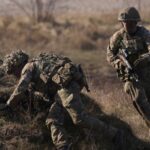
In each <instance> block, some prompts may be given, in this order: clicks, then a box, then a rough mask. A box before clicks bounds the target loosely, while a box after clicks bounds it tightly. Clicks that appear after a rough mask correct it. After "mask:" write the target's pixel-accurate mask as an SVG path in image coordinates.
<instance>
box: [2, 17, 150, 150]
mask: <svg viewBox="0 0 150 150" xmlns="http://www.w3.org/2000/svg"><path fill="white" fill-rule="evenodd" d="M112 20H113V21H112ZM119 27H120V25H119V24H117V23H116V21H115V18H114V19H112V16H111V15H104V16H103V17H101V16H95V17H92V16H88V17H85V16H78V17H77V16H72V17H71V16H67V17H64V16H61V17H58V16H57V17H56V22H55V23H53V24H50V23H40V24H34V23H32V22H31V21H29V20H28V19H26V18H23V19H22V18H17V20H16V19H14V18H1V19H0V56H1V58H3V56H4V55H5V54H6V53H9V52H11V51H12V50H14V49H24V50H26V51H27V52H28V53H29V54H30V55H31V57H33V56H35V55H37V53H39V52H41V51H46V52H52V51H53V52H55V53H58V54H65V55H67V56H69V57H70V58H71V59H73V60H74V61H75V62H76V63H81V64H82V66H83V68H84V70H85V72H86V74H87V77H88V81H89V83H90V87H91V93H89V94H88V96H90V97H91V98H92V99H91V98H90V99H89V98H88V97H86V98H84V103H85V106H86V110H87V111H89V112H90V113H92V114H93V115H95V116H97V117H98V118H99V119H101V120H103V121H105V122H106V123H109V124H111V125H114V126H116V127H118V128H120V129H123V130H124V131H127V130H130V131H132V132H133V134H134V136H135V137H134V140H133V141H132V142H133V143H132V145H131V147H130V149H131V150H137V149H138V148H139V150H144V148H143V147H144V146H146V145H148V147H150V145H149V143H150V134H149V129H148V127H147V126H146V124H145V122H144V121H143V119H142V118H141V117H140V116H139V114H138V113H137V112H136V111H135V109H134V107H133V105H132V102H131V100H130V98H129V97H128V96H127V95H125V94H124V92H123V91H122V85H121V84H120V82H119V81H118V80H117V78H116V77H115V72H114V71H113V70H112V69H111V68H110V66H108V64H107V62H106V58H105V57H106V56H105V55H106V46H107V44H108V40H109V37H110V36H111V35H112V33H113V32H114V31H116V30H117V29H118V28H119ZM8 79H9V78H7V77H6V78H5V79H3V80H0V85H1V87H0V94H1V96H2V98H3V99H5V100H6V99H8V97H9V95H7V94H6V95H5V93H10V91H11V90H12V89H13V88H14V87H12V85H14V83H16V81H15V80H14V79H13V80H8ZM11 79H12V78H11ZM5 81H8V82H7V84H6V82H5ZM11 83H13V84H11ZM6 86H7V87H6ZM11 87H12V89H11V90H10V91H9V89H10V88H11ZM86 101H87V102H86ZM102 112H103V113H102ZM35 120H36V119H35ZM7 121H8V120H5V119H4V118H1V119H0V148H1V147H2V146H3V144H4V145H7V144H8V143H9V144H10V143H12V144H10V145H11V146H12V147H10V148H9V149H11V150H13V149H19V150H20V149H22V150H24V149H27V150H30V149H35V150H38V149H41V148H42V149H44V150H47V149H52V143H51V142H50V137H49V133H48V132H47V130H46V131H45V129H44V130H43V129H42V130H41V128H40V127H37V125H35V124H34V123H33V122H30V123H29V122H26V123H24V124H23V125H20V124H21V123H20V122H15V123H13V122H9V121H8V122H7ZM21 121H22V120H21ZM10 126H11V128H10ZM20 126H21V127H20ZM22 128H23V130H22ZM2 129H3V130H2ZM15 129H16V130H15ZM75 129H76V128H75ZM6 130H9V131H10V132H11V131H15V133H14V134H13V135H12V136H10V137H9V138H8V139H7V138H5V136H4V137H2V136H1V134H2V133H5V132H6ZM18 130H19V131H18ZM79 130H80V129H76V131H77V132H76V133H74V132H72V130H71V131H70V132H71V134H73V135H74V134H75V136H74V137H76V138H79V139H78V140H77V143H75V144H76V150H78V149H79V150H81V149H82V150H100V149H101V150H112V147H113V145H112V143H111V142H110V141H107V139H105V138H104V137H103V136H102V137H101V138H99V139H98V140H97V138H96V137H93V136H94V134H93V133H92V134H91V132H89V131H86V135H85V133H83V131H79ZM31 131H32V132H31ZM73 131H74V130H73ZM18 132H20V133H21V134H22V135H23V137H24V138H22V137H21V136H20V135H17V134H18ZM22 132H23V133H22ZM37 132H38V133H39V134H36V133H37ZM27 136H28V137H27ZM38 138H39V139H38ZM41 138H43V139H41ZM137 141H138V142H137ZM144 141H147V142H148V144H146V143H144ZM9 144H8V145H9ZM16 145H17V146H16ZM137 147H138V148H137ZM130 149H129V150H130Z"/></svg>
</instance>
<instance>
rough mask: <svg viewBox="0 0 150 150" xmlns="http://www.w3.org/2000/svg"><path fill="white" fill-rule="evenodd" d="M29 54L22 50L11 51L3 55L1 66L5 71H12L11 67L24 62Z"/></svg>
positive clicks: (13, 67)
mask: <svg viewBox="0 0 150 150" xmlns="http://www.w3.org/2000/svg"><path fill="white" fill-rule="evenodd" d="M28 58H29V56H28V55H27V54H26V53H25V52H24V51H22V50H18V51H13V52H12V53H11V54H8V55H6V56H5V57H4V61H3V67H4V68H5V72H6V73H8V74H10V73H12V72H13V69H15V68H17V67H19V66H21V65H23V64H26V63H27V61H28Z"/></svg>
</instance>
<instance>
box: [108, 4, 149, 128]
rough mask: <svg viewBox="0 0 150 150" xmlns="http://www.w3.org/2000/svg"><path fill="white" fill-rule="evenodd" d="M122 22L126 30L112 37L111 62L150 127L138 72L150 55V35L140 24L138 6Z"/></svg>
mask: <svg viewBox="0 0 150 150" xmlns="http://www.w3.org/2000/svg"><path fill="white" fill-rule="evenodd" d="M118 20H119V21H120V22H121V24H122V28H121V29H120V30H119V31H117V32H116V33H114V35H113V36H112V37H111V38H110V42H109V45H108V47H107V60H108V62H109V63H110V64H111V65H112V66H113V67H114V68H115V69H116V70H117V73H118V76H119V77H120V79H121V80H122V81H123V82H124V90H125V92H126V93H128V94H129V95H130V96H131V99H132V101H133V104H134V106H135V108H136V109H137V110H138V112H139V113H140V114H141V115H142V116H143V118H144V119H145V120H146V123H147V124H149V125H150V103H149V102H148V98H147V95H146V89H145V88H144V86H143V83H142V80H141V75H140V73H138V72H139V71H138V70H136V64H137V61H138V60H139V59H140V58H142V56H143V54H146V53H147V54H148V52H149V50H148V46H149V43H150V32H149V31H148V30H147V29H145V28H144V27H143V26H140V25H138V22H139V21H141V17H140V15H139V12H138V11H137V10H136V9H135V8H134V7H129V8H126V9H124V10H123V11H121V12H120V14H119V16H118Z"/></svg>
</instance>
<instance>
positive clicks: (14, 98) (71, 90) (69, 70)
mask: <svg viewBox="0 0 150 150" xmlns="http://www.w3.org/2000/svg"><path fill="white" fill-rule="evenodd" d="M4 67H5V68H6V72H7V73H9V74H14V75H15V76H17V77H19V78H20V80H19V82H18V85H17V86H16V88H15V90H14V92H13V93H12V95H11V96H10V98H9V100H8V101H7V105H6V107H5V108H4V109H7V108H11V109H13V110H15V109H16V108H17V106H18V103H19V102H20V100H21V98H22V97H23V95H25V94H26V93H27V91H28V88H29V85H30V84H31V83H32V84H34V87H35V88H34V90H36V91H40V92H43V93H44V95H47V97H49V99H51V98H53V97H54V96H55V95H56V94H57V99H56V100H55V102H54V103H53V104H52V106H51V108H50V111H49V115H48V117H47V120H46V125H47V127H48V129H49V130H50V131H51V136H52V140H53V143H54V144H55V146H56V148H57V149H58V150H69V149H70V145H71V143H70V140H69V138H68V137H69V136H68V134H67V133H66V131H65V128H64V117H65V113H67V114H68V115H69V116H70V118H71V119H72V121H73V123H74V124H75V125H78V126H80V127H83V128H89V129H94V130H95V131H96V132H99V134H102V133H104V134H105V135H106V136H107V137H108V138H109V139H110V140H112V141H113V142H115V144H116V146H117V147H118V149H119V150H120V149H122V146H123V142H124V138H123V137H124V134H123V133H122V132H121V131H120V130H118V129H116V128H114V127H112V126H110V125H108V124H105V123H104V122H102V121H100V120H98V119H96V118H95V117H92V116H90V115H88V114H87V113H86V112H85V111H84V107H83V103H82V101H81V97H80V92H81V90H82V88H84V87H86V88H87V83H86V80H85V75H84V73H83V71H82V68H81V67H80V66H77V65H75V64H73V62H72V61H71V60H70V59H69V58H67V57H61V56H58V55H48V54H41V55H39V56H38V57H37V58H35V59H33V60H31V61H30V62H28V55H27V54H25V53H24V52H22V51H19V52H13V53H12V54H10V55H7V56H6V58H5V60H4ZM21 70H22V71H21Z"/></svg>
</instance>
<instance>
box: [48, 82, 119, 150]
mask: <svg viewBox="0 0 150 150" xmlns="http://www.w3.org/2000/svg"><path fill="white" fill-rule="evenodd" d="M58 97H59V101H57V102H54V103H53V105H52V106H51V108H50V110H49V115H48V118H47V120H46V125H47V127H48V129H49V130H50V132H51V137H52V140H53V143H54V145H55V146H56V148H57V149H60V148H62V147H63V146H66V145H69V144H70V141H69V136H68V134H67V133H66V130H65V127H64V119H63V117H64V116H65V115H66V113H67V114H68V115H69V116H70V118H71V120H72V122H73V124H75V125H77V126H79V127H83V128H88V129H93V130H95V131H96V132H98V133H99V134H103V135H106V136H107V137H108V138H109V139H110V140H111V139H112V138H113V137H114V136H115V135H116V133H117V131H118V129H116V128H114V127H112V126H109V125H108V124H106V123H104V122H103V121H100V120H98V119H97V118H95V117H92V116H91V115H89V114H87V113H86V112H85V111H84V106H83V103H82V101H81V98H80V86H79V85H78V84H77V83H76V82H72V83H71V84H70V86H68V87H67V88H62V89H60V90H59V91H58Z"/></svg>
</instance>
